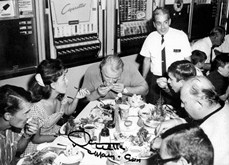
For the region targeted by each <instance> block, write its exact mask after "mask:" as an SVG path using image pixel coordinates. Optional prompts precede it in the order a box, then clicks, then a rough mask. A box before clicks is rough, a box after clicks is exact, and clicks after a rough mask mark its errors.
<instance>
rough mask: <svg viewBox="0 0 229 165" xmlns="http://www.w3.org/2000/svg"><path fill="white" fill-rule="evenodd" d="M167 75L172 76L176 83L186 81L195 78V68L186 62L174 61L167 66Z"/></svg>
mask: <svg viewBox="0 0 229 165" xmlns="http://www.w3.org/2000/svg"><path fill="white" fill-rule="evenodd" d="M168 73H171V74H173V75H174V77H175V78H176V79H177V81H180V80H187V79H189V78H190V77H193V76H196V68H195V66H194V65H193V64H192V63H190V62H189V61H188V60H181V61H175V62H173V63H172V64H171V65H170V66H169V68H168Z"/></svg>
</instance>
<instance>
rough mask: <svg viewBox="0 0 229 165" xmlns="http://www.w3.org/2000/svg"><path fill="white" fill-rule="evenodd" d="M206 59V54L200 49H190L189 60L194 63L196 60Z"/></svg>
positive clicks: (202, 60)
mask: <svg viewBox="0 0 229 165" xmlns="http://www.w3.org/2000/svg"><path fill="white" fill-rule="evenodd" d="M206 59H207V55H206V54H205V53H204V52H202V51H200V50H194V51H192V55H191V62H192V63H193V64H194V65H196V64H197V63H198V62H200V63H201V62H204V61H205V60H206Z"/></svg>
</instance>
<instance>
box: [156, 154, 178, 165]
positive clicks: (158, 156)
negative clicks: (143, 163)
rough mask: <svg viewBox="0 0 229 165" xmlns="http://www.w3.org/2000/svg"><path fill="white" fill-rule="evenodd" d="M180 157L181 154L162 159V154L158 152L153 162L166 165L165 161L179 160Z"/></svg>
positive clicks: (157, 164)
mask: <svg viewBox="0 0 229 165" xmlns="http://www.w3.org/2000/svg"><path fill="white" fill-rule="evenodd" d="M180 158H181V157H180V156H177V157H173V158H168V159H162V157H161V155H160V154H159V153H157V154H156V155H154V156H153V163H155V165H164V164H165V163H168V162H177V161H178V160H179V159H180Z"/></svg>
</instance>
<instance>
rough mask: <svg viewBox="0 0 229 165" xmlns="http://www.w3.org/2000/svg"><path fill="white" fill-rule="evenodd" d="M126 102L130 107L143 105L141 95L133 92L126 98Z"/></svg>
mask: <svg viewBox="0 0 229 165" xmlns="http://www.w3.org/2000/svg"><path fill="white" fill-rule="evenodd" d="M128 103H129V104H130V106H131V107H135V108H137V107H140V106H141V105H143V104H144V101H143V100H142V97H141V95H136V94H134V95H133V96H132V97H129V98H128Z"/></svg>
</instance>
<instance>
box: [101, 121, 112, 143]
mask: <svg viewBox="0 0 229 165" xmlns="http://www.w3.org/2000/svg"><path fill="white" fill-rule="evenodd" d="M99 142H100V143H109V142H110V131H109V129H108V128H107V125H105V126H104V128H103V129H102V130H101V132H100V136H99Z"/></svg>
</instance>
